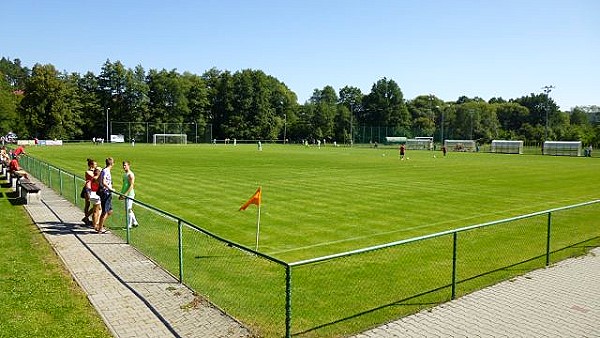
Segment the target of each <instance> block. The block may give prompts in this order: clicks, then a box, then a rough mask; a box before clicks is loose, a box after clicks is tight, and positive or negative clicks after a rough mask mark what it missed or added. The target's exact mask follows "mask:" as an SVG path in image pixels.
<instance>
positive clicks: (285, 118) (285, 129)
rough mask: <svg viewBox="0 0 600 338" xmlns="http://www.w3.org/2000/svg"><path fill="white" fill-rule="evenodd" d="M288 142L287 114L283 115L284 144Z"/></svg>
mask: <svg viewBox="0 0 600 338" xmlns="http://www.w3.org/2000/svg"><path fill="white" fill-rule="evenodd" d="M286 140H287V114H283V144H285V143H286Z"/></svg>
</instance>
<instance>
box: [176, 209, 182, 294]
mask: <svg viewBox="0 0 600 338" xmlns="http://www.w3.org/2000/svg"><path fill="white" fill-rule="evenodd" d="M177 227H178V236H179V244H178V245H179V283H183V224H182V223H181V220H180V219H179V220H177Z"/></svg>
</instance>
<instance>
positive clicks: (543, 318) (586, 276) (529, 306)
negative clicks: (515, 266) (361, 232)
mask: <svg viewBox="0 0 600 338" xmlns="http://www.w3.org/2000/svg"><path fill="white" fill-rule="evenodd" d="M372 337H378V338H380V337H527V338H529V337H547V338H550V337H552V338H556V337H586V338H591V337H600V248H596V249H594V250H592V251H591V252H590V253H589V254H588V255H587V256H584V257H578V258H572V259H568V260H565V261H562V262H559V263H557V264H554V265H553V266H551V267H550V268H546V269H540V270H536V271H532V272H530V273H528V274H526V275H524V276H520V277H517V278H514V279H512V280H509V281H505V282H502V283H499V284H497V285H494V286H491V287H488V288H486V289H483V290H480V291H477V292H474V293H471V294H469V295H466V296H464V297H461V298H459V299H456V300H453V301H451V302H448V303H445V304H442V305H440V306H437V307H435V308H433V309H431V310H425V311H422V312H419V313H417V314H414V315H412V316H408V317H405V318H402V319H400V320H397V321H394V322H391V323H388V324H386V325H383V326H380V327H378V328H376V329H373V330H369V331H367V332H364V333H362V334H359V335H357V336H354V338H372Z"/></svg>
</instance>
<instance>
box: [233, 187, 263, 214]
mask: <svg viewBox="0 0 600 338" xmlns="http://www.w3.org/2000/svg"><path fill="white" fill-rule="evenodd" d="M261 199H262V187H258V190H256V192H255V193H254V195H252V197H250V199H249V200H248V201H247V202H246V203H244V204H243V205H242V206H241V207H240V210H238V211H241V210H246V208H248V206H249V205H250V204H255V205H257V206H259V207H260V202H261Z"/></svg>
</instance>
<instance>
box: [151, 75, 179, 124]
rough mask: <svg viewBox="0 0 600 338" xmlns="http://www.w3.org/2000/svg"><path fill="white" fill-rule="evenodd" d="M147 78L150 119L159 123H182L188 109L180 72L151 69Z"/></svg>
mask: <svg viewBox="0 0 600 338" xmlns="http://www.w3.org/2000/svg"><path fill="white" fill-rule="evenodd" d="M147 79H148V88H149V91H148V97H149V99H150V117H151V118H152V120H153V121H155V122H159V123H183V122H184V117H185V116H188V115H189V113H190V109H189V107H188V99H187V96H186V94H187V93H186V88H185V83H184V82H183V81H182V80H181V76H180V74H179V73H178V72H177V71H176V70H175V69H173V70H171V71H167V70H165V69H162V70H160V71H157V70H155V69H151V70H150V71H149V72H148V76H147Z"/></svg>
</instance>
